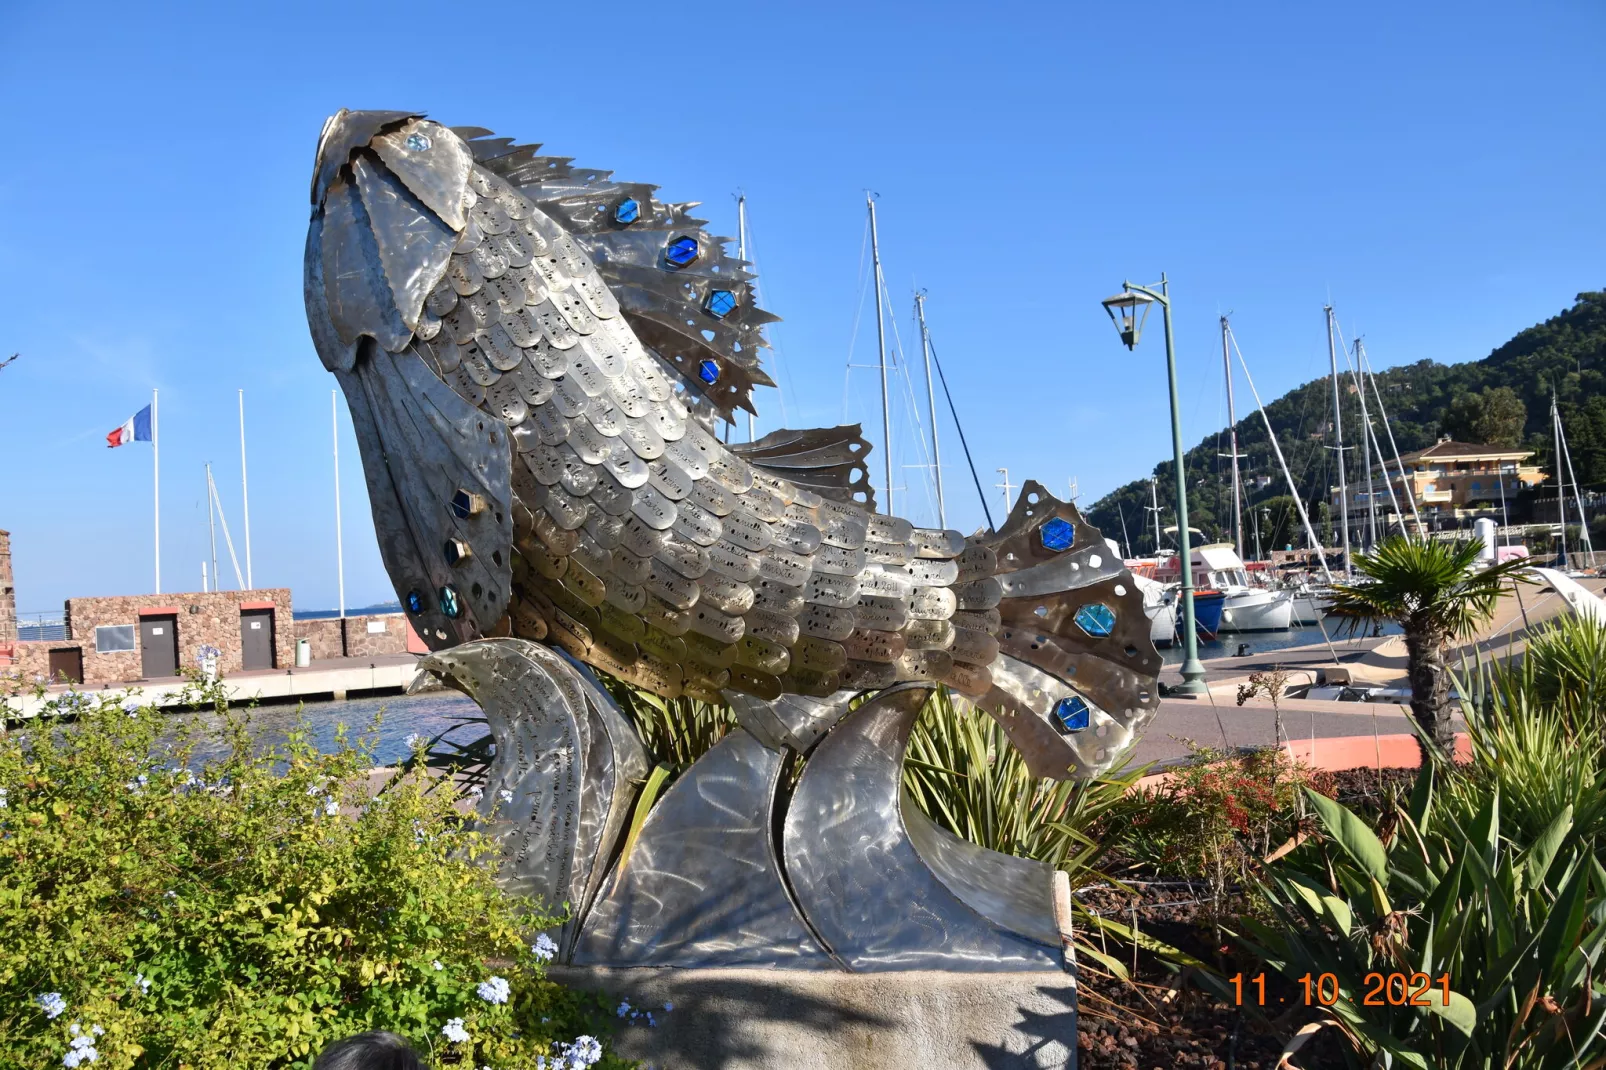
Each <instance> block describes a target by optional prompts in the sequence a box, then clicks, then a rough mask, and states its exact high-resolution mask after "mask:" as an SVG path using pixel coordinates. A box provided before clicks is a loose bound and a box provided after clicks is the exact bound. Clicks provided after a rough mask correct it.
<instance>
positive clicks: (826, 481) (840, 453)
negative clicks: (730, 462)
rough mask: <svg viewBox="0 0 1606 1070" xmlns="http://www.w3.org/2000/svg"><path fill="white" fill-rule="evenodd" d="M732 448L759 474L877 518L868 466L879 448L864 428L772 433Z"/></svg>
mask: <svg viewBox="0 0 1606 1070" xmlns="http://www.w3.org/2000/svg"><path fill="white" fill-rule="evenodd" d="M728 448H729V450H730V451H731V452H732V453H734V454H736V455H737V456H738V457H741V458H742V459H743V460H744V461H746V462H747V463H748V464H750V465H752V466H753V467H754V468H759V469H762V470H764V471H766V472H769V473H770V474H771V475H774V476H778V477H780V478H781V479H786V480H790V481H791V482H792V483H794V484H796V485H797V486H799V487H806V488H807V489H809V490H812V491H813V492H814V493H816V494H818V495H820V496H821V497H822V498H830V499H832V500H833V501H839V502H842V503H843V504H844V505H857V506H859V507H860V508H861V509H865V510H867V511H869V512H872V513H873V512H875V508H876V503H875V489H874V488H872V487H871V486H870V469H869V468H868V466H866V464H865V463H864V462H865V458H866V457H868V456H869V455H870V450H871V449H872V448H873V447H871V445H870V443H869V442H867V441H865V438H864V432H863V430H862V429H861V428H860V426H859V425H858V424H843V425H841V426H839V427H816V428H811V429H809V430H807V431H792V430H787V429H782V430H780V431H771V432H770V433H769V434H767V435H765V436H764V437H763V438H761V439H759V440H757V441H756V442H732V443H730V444H729V446H728Z"/></svg>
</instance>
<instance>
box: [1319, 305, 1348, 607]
mask: <svg viewBox="0 0 1606 1070" xmlns="http://www.w3.org/2000/svg"><path fill="white" fill-rule="evenodd" d="M1322 311H1323V312H1325V313H1327V363H1328V364H1329V365H1330V366H1331V367H1332V375H1333V431H1334V433H1335V434H1336V435H1337V436H1338V445H1337V446H1336V447H1334V449H1335V450H1336V451H1337V452H1336V454H1335V456H1337V457H1338V522H1339V527H1340V529H1341V530H1342V531H1343V534H1344V575H1345V576H1348V575H1350V567H1349V485H1348V484H1347V483H1346V482H1345V480H1344V413H1343V410H1342V409H1341V408H1340V407H1339V404H1338V350H1337V349H1336V348H1335V346H1334V343H1333V330H1334V328H1333V306H1332V305H1324V306H1322Z"/></svg>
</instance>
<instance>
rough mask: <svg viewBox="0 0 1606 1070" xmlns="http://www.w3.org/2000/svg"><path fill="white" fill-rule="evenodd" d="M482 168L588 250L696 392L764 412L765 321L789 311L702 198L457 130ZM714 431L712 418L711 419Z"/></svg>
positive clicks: (632, 319)
mask: <svg viewBox="0 0 1606 1070" xmlns="http://www.w3.org/2000/svg"><path fill="white" fill-rule="evenodd" d="M455 132H456V133H457V134H458V135H459V136H460V137H462V138H463V139H464V140H465V142H466V143H467V145H468V148H469V151H471V152H472V153H473V154H474V159H475V161H476V162H477V163H479V164H480V165H481V166H482V167H485V168H486V169H487V170H490V171H492V172H494V173H496V174H497V175H499V176H501V177H502V178H503V179H505V180H506V181H507V182H508V183H509V184H510V185H512V186H513V187H514V188H516V189H517V190H518V191H519V192H520V193H521V194H523V195H524V196H525V197H528V198H529V199H530V200H531V201H532V202H533V203H534V204H535V205H536V207H538V208H540V209H541V210H542V211H543V212H545V213H547V214H548V215H550V216H551V217H552V218H553V219H554V220H556V221H557V222H558V223H560V224H561V225H562V226H563V227H564V229H565V230H567V231H568V232H569V233H570V234H571V235H573V236H574V238H575V240H576V241H577V242H579V243H580V245H581V246H582V247H583V248H584V249H585V251H586V253H587V255H589V256H590V257H591V259H592V261H593V262H594V263H595V264H596V267H597V271H598V273H599V274H600V275H601V276H602V278H603V281H604V282H606V283H607V284H608V288H609V289H610V290H612V291H613V293H614V295H615V296H616V297H617V298H618V300H619V306H620V308H621V310H622V311H623V312H624V315H625V318H626V320H627V321H628V322H629V324H630V326H631V329H632V330H634V331H635V333H636V336H637V338H639V339H640V340H641V343H642V344H643V345H645V346H647V347H648V348H649V349H651V350H652V351H653V353H654V354H655V355H657V357H658V358H659V359H660V360H661V361H662V362H663V363H664V364H665V365H666V367H667V368H668V369H669V370H670V371H672V372H673V373H675V374H676V375H678V376H679V378H680V379H681V380H682V382H683V383H684V384H685V386H686V387H687V389H688V391H689V392H690V393H692V394H694V395H697V396H701V397H704V398H706V399H707V401H708V402H709V404H710V405H711V406H712V407H713V409H714V410H716V411H717V412H718V413H719V414H720V416H722V417H723V418H724V419H726V420H729V419H731V418H732V416H733V415H734V414H735V412H736V411H737V410H738V409H746V410H747V411H748V412H756V411H757V410H755V409H754V408H753V401H752V392H753V387H755V386H774V385H775V381H774V380H773V379H771V378H770V377H769V375H768V374H766V373H765V371H764V369H763V366H762V364H761V362H760V359H759V350H761V349H763V348H766V347H767V346H768V345H769V343H768V342H767V341H765V339H764V333H763V328H764V326H765V325H766V324H769V323H774V322H776V321H777V320H778V319H779V318H780V317H778V316H775V315H773V314H771V313H769V312H765V311H764V310H763V309H761V308H759V307H758V306H757V304H756V303H755V301H754V297H755V294H754V288H753V280H754V279H755V278H756V276H755V275H754V274H753V273H752V272H751V271H749V270H748V267H749V265H748V264H747V263H746V261H742V260H738V259H736V258H735V257H734V256H730V255H728V254H727V253H726V250H725V245H726V243H727V242H728V241H730V239H729V238H722V237H718V236H715V235H711V234H709V233H708V231H707V230H705V229H704V228H705V227H706V225H707V220H704V219H698V218H696V217H695V216H693V215H692V214H691V210H692V209H693V208H695V207H697V204H696V202H689V203H682V204H667V203H665V202H663V201H660V200H658V198H657V196H656V193H657V189H658V187H657V186H652V185H647V184H646V183H641V182H623V181H619V180H616V179H615V178H614V177H613V172H611V171H601V170H596V169H593V168H584V167H576V166H574V163H573V160H572V159H571V158H569V157H565V156H542V155H540V146H539V145H519V144H515V143H514V142H513V141H512V140H511V139H509V138H499V137H493V136H491V132H490V131H488V130H485V129H484V128H482V127H462V128H460V129H456V131H455ZM710 430H712V425H711V424H710Z"/></svg>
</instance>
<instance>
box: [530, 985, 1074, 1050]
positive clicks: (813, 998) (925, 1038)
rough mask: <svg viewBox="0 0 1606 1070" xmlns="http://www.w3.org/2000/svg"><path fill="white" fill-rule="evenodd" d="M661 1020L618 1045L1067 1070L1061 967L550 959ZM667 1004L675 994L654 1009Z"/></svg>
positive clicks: (1069, 1015)
mask: <svg viewBox="0 0 1606 1070" xmlns="http://www.w3.org/2000/svg"><path fill="white" fill-rule="evenodd" d="M547 972H548V976H550V977H551V978H552V979H553V980H555V981H558V982H559V983H561V984H564V985H567V986H569V987H571V988H579V989H585V990H589V991H597V992H603V993H606V994H607V995H608V996H609V997H610V999H612V998H617V999H620V1000H628V1001H629V1003H630V1005H631V1006H632V1007H639V1008H641V1009H643V1010H652V1011H654V1012H655V1017H656V1018H657V1020H658V1025H657V1027H656V1028H650V1027H648V1026H647V1025H646V1024H645V1020H644V1019H638V1020H637V1021H636V1022H634V1023H621V1025H620V1028H619V1030H618V1032H617V1033H616V1034H615V1047H616V1050H617V1051H618V1052H619V1054H621V1055H623V1056H625V1057H626V1058H630V1059H639V1060H641V1061H642V1062H643V1063H647V1064H650V1065H651V1066H653V1067H655V1068H656V1070H814V1068H816V1067H818V1068H820V1070H825V1068H830V1070H872V1068H873V1070H902V1068H906V1067H907V1068H909V1070H969V1068H974V1070H1005V1068H1008V1070H1015V1068H1030V1070H1048V1068H1050V1067H1053V1068H1055V1070H1065V1068H1069V1070H1074V1068H1075V1066H1076V979H1075V978H1074V977H1073V976H1072V975H1071V974H1068V973H1047V972H1043V973H947V972H934V971H921V972H908V973H837V972H826V971H812V970H810V971H803V970H768V969H718V970H683V969H669V968H662V969H613V968H606V967H577V966H565V967H551V968H549V969H548V971H547ZM665 1003H672V1004H674V1008H675V1009H674V1010H673V1011H672V1012H670V1013H667V1014H665V1013H661V1008H662V1007H663V1006H664V1004H665Z"/></svg>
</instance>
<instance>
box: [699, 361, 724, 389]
mask: <svg viewBox="0 0 1606 1070" xmlns="http://www.w3.org/2000/svg"><path fill="white" fill-rule="evenodd" d="M697 378H699V379H701V380H702V381H703V382H705V383H707V384H708V385H709V386H713V385H714V384H715V383H717V382H719V362H718V361H715V360H705V361H703V362H702V363H701V364H699V365H697Z"/></svg>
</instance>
